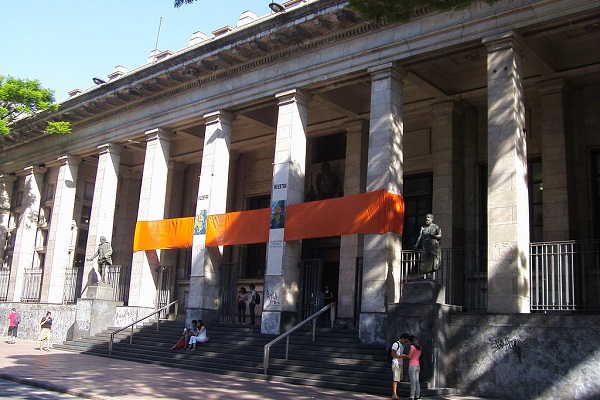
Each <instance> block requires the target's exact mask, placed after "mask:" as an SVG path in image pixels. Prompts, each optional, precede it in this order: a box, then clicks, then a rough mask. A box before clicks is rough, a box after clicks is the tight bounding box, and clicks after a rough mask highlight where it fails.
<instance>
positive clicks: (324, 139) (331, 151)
mask: <svg viewBox="0 0 600 400" xmlns="http://www.w3.org/2000/svg"><path fill="white" fill-rule="evenodd" d="M313 144H314V146H313V157H312V162H313V163H323V162H325V161H333V160H342V159H344V158H346V134H345V133H336V134H334V135H327V136H320V137H317V138H315V139H314V142H313Z"/></svg>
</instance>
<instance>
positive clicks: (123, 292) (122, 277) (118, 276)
mask: <svg viewBox="0 0 600 400" xmlns="http://www.w3.org/2000/svg"><path fill="white" fill-rule="evenodd" d="M130 281H131V267H130V266H127V265H110V266H109V267H108V276H107V280H106V282H107V283H108V284H109V285H110V286H111V287H112V288H113V300H114V301H122V302H124V303H125V304H127V302H128V301H129V283H130Z"/></svg>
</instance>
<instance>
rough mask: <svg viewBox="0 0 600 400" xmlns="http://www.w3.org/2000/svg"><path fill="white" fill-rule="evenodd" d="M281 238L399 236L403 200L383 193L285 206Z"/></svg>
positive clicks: (369, 193)
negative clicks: (353, 235) (282, 235)
mask: <svg viewBox="0 0 600 400" xmlns="http://www.w3.org/2000/svg"><path fill="white" fill-rule="evenodd" d="M285 218H286V220H285V232H284V239H285V240H286V241H290V240H300V239H308V238H318V237H327V236H339V235H351V234H356V233H380V234H381V233H385V232H397V233H400V234H401V233H402V228H403V225H404V201H403V199H402V196H401V195H395V194H392V193H389V192H386V191H385V190H378V191H375V192H368V193H363V194H357V195H354V196H346V197H339V198H335V199H329V200H320V201H311V202H309V203H301V204H290V205H289V206H288V207H287V213H286V217H285Z"/></svg>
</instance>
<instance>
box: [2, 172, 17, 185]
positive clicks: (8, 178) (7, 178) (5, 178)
mask: <svg viewBox="0 0 600 400" xmlns="http://www.w3.org/2000/svg"><path fill="white" fill-rule="evenodd" d="M16 180H17V175H16V174H0V182H3V183H13V182H14V181H16Z"/></svg>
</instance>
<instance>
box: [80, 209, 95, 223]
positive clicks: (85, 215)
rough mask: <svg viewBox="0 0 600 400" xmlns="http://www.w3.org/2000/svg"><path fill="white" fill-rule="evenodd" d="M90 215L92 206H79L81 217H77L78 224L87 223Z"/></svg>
mask: <svg viewBox="0 0 600 400" xmlns="http://www.w3.org/2000/svg"><path fill="white" fill-rule="evenodd" d="M91 215H92V207H91V206H85V205H84V206H82V207H81V217H80V218H79V223H80V224H85V225H89V224H90V216H91Z"/></svg>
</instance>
